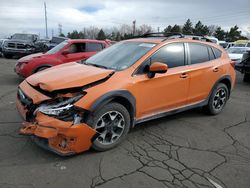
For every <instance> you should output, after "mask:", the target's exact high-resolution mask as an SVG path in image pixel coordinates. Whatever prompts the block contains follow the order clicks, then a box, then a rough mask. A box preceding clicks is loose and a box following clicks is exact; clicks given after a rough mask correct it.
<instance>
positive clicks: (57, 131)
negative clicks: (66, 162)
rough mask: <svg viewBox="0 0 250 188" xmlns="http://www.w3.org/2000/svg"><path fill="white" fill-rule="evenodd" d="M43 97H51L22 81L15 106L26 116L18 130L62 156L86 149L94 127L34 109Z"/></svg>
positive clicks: (95, 133) (44, 98) (93, 137)
mask: <svg viewBox="0 0 250 188" xmlns="http://www.w3.org/2000/svg"><path fill="white" fill-rule="evenodd" d="M27 93H28V94H29V96H26V94H27ZM44 100H50V98H48V97H47V96H45V95H43V94H41V93H40V92H39V91H37V90H35V89H34V88H32V87H31V86H30V85H29V84H28V83H26V82H25V81H24V82H23V83H22V84H21V85H20V90H19V91H18V97H17V100H16V107H17V110H18V111H19V113H20V115H21V116H22V118H23V119H24V120H25V121H24V122H23V127H22V128H21V129H20V134H24V135H29V136H31V137H32V138H34V141H35V142H36V143H37V144H38V145H39V146H41V147H43V148H45V149H48V150H50V151H52V152H54V153H57V154H59V155H62V156H66V155H72V154H76V153H80V152H83V151H86V150H88V149H89V148H90V147H91V146H92V141H93V140H94V139H95V138H96V136H97V135H98V133H97V132H96V130H95V129H93V128H91V127H90V126H88V125H87V124H85V123H82V122H80V121H77V122H75V121H74V120H73V121H72V120H67V121H66V120H62V119H58V118H56V117H53V116H50V115H46V114H45V113H42V112H40V111H39V110H38V111H35V109H37V108H38V104H40V103H41V101H44ZM32 106H33V107H32Z"/></svg>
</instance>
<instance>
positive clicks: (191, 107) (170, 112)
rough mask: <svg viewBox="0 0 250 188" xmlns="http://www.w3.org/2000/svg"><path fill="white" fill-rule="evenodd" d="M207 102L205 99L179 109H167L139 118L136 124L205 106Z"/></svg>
mask: <svg viewBox="0 0 250 188" xmlns="http://www.w3.org/2000/svg"><path fill="white" fill-rule="evenodd" d="M207 104H208V99H207V100H205V101H202V102H200V103H198V104H194V105H190V106H186V107H183V108H179V109H175V110H171V111H167V112H162V113H159V114H156V115H153V116H149V117H146V118H143V119H139V120H137V121H136V124H138V123H142V122H146V121H150V120H153V119H158V118H161V117H165V116H170V115H173V114H177V113H180V112H183V111H187V110H191V109H193V108H198V107H202V106H205V105H207Z"/></svg>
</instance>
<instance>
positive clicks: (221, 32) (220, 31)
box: [214, 27, 226, 40]
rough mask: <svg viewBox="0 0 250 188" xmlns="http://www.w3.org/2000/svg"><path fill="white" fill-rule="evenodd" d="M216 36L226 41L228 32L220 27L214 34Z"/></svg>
mask: <svg viewBox="0 0 250 188" xmlns="http://www.w3.org/2000/svg"><path fill="white" fill-rule="evenodd" d="M214 36H215V37H216V38H217V39H219V40H225V37H226V32H225V31H224V30H223V29H221V27H218V28H217V29H216V30H215V32H214Z"/></svg>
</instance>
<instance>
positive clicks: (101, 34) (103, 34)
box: [96, 29, 106, 40]
mask: <svg viewBox="0 0 250 188" xmlns="http://www.w3.org/2000/svg"><path fill="white" fill-rule="evenodd" d="M96 39H98V40H105V39H106V35H105V33H104V31H103V30H102V29H101V30H100V31H99V33H98V34H97V38H96Z"/></svg>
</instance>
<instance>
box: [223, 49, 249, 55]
mask: <svg viewBox="0 0 250 188" xmlns="http://www.w3.org/2000/svg"><path fill="white" fill-rule="evenodd" d="M246 50H247V49H246V48H229V49H228V50H227V52H228V53H229V54H243V53H244V52H246Z"/></svg>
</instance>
